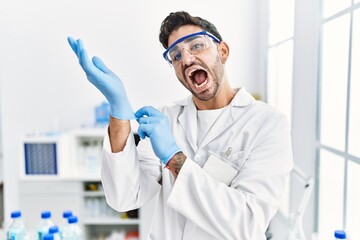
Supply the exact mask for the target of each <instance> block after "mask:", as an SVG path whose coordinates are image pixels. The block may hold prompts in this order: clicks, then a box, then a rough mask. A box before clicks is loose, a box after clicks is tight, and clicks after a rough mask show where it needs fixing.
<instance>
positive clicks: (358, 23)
mask: <svg viewBox="0 0 360 240" xmlns="http://www.w3.org/2000/svg"><path fill="white" fill-rule="evenodd" d="M351 61H352V64H351V92H350V123H349V153H350V154H352V155H355V156H357V157H359V158H360V108H359V106H360V95H359V92H360V68H359V66H360V10H357V11H355V12H354V18H353V40H352V60H351ZM359 239H360V238H359Z"/></svg>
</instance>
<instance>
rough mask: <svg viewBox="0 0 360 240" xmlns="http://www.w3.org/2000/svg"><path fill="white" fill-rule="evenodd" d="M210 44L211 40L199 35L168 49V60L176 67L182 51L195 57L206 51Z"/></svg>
mask: <svg viewBox="0 0 360 240" xmlns="http://www.w3.org/2000/svg"><path fill="white" fill-rule="evenodd" d="M210 44H211V40H210V39H209V37H208V36H206V35H199V36H194V37H191V38H187V39H185V40H184V41H182V42H179V43H178V44H176V45H175V46H173V47H172V48H171V49H170V51H169V52H168V59H170V60H171V62H172V65H177V64H179V63H180V62H181V60H182V53H183V49H185V50H186V51H188V52H189V53H191V54H193V55H196V54H198V53H201V52H202V51H203V50H205V49H207V48H208V47H209V46H210Z"/></svg>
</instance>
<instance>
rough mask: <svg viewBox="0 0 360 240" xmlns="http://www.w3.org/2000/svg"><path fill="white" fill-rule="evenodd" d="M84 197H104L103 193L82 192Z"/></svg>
mask: <svg viewBox="0 0 360 240" xmlns="http://www.w3.org/2000/svg"><path fill="white" fill-rule="evenodd" d="M83 196H84V197H104V196H105V193H104V192H103V191H93V192H91V191H87V192H83Z"/></svg>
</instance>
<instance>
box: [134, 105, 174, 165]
mask: <svg viewBox="0 0 360 240" xmlns="http://www.w3.org/2000/svg"><path fill="white" fill-rule="evenodd" d="M135 116H136V119H137V121H138V123H139V130H138V134H139V136H140V137H141V138H142V139H144V138H145V137H149V138H150V142H151V145H152V148H153V150H154V152H155V154H156V156H157V157H158V158H160V160H161V161H162V162H163V163H164V164H165V165H166V164H167V163H168V162H169V160H170V159H171V158H172V157H173V156H174V155H175V154H176V153H178V152H180V151H181V149H180V148H179V147H178V145H176V142H175V139H174V137H173V134H172V132H171V128H170V124H169V120H168V118H167V117H166V116H165V115H164V114H162V113H161V112H160V111H159V110H157V109H155V108H154V107H143V108H140V109H139V110H138V111H137V112H136V113H135Z"/></svg>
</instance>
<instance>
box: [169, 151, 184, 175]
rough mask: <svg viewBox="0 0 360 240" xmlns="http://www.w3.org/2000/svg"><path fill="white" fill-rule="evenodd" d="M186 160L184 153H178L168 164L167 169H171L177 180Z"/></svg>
mask: <svg viewBox="0 0 360 240" xmlns="http://www.w3.org/2000/svg"><path fill="white" fill-rule="evenodd" d="M185 160H186V156H185V154H184V153H183V152H178V153H176V154H175V155H174V156H173V157H172V158H171V159H170V160H169V161H168V162H167V164H166V166H165V167H166V168H167V169H169V170H170V171H171V172H172V174H173V175H174V177H175V178H176V177H177V175H178V174H179V172H180V170H181V168H182V166H183V165H184V163H185Z"/></svg>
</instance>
